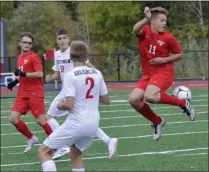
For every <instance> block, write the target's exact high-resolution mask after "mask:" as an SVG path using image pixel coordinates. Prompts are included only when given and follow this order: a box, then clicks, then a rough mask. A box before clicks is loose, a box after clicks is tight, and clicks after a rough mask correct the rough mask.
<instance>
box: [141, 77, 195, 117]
mask: <svg viewBox="0 0 209 172" xmlns="http://www.w3.org/2000/svg"><path fill="white" fill-rule="evenodd" d="M166 77H167V76H165V77H164V75H162V74H161V78H164V80H158V79H157V78H159V76H157V77H155V78H156V79H155V78H153V80H152V82H150V85H149V86H148V87H147V89H146V92H145V100H146V101H147V102H149V103H162V104H168V105H173V106H179V107H180V108H181V109H183V110H184V111H185V112H186V114H187V115H188V117H189V119H190V120H191V121H194V120H195V116H196V115H195V111H194V108H193V107H192V104H191V102H190V101H189V100H183V99H179V98H178V97H174V96H172V95H169V94H167V93H166V92H165V91H166V90H167V89H168V88H169V87H170V86H171V85H172V83H173V80H170V81H169V78H170V77H169V76H168V77H167V78H166Z"/></svg>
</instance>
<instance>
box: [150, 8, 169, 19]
mask: <svg viewBox="0 0 209 172" xmlns="http://www.w3.org/2000/svg"><path fill="white" fill-rule="evenodd" d="M150 12H151V14H152V17H155V16H156V15H158V14H164V15H165V16H168V11H167V10H166V9H165V8H162V7H155V8H151V9H150Z"/></svg>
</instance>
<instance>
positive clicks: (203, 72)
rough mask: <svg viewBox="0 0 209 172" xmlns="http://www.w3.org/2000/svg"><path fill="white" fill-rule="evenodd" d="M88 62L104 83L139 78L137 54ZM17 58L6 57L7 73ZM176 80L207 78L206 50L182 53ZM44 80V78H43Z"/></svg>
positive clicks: (49, 62) (46, 65) (49, 63)
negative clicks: (102, 76)
mask: <svg viewBox="0 0 209 172" xmlns="http://www.w3.org/2000/svg"><path fill="white" fill-rule="evenodd" d="M90 61H91V63H92V64H93V65H95V66H96V67H97V68H98V69H99V70H100V71H101V72H102V73H103V75H104V79H105V80H106V81H135V80H138V79H139V77H140V76H141V74H142V73H141V71H140V56H139V53H138V52H136V53H131V54H120V53H116V54H91V55H90ZM16 63H17V58H16V57H8V58H7V59H5V65H6V64H8V70H9V72H12V71H14V68H15V67H16ZM42 63H43V66H44V76H45V75H46V74H48V73H52V72H53V71H52V69H51V68H52V66H53V60H47V61H45V60H44V58H42ZM175 69H176V70H175V71H176V78H178V79H181V78H183V79H193V78H204V77H205V78H208V50H199V51H184V58H183V60H181V61H179V62H177V63H175ZM44 78H45V77H44Z"/></svg>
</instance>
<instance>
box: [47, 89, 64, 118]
mask: <svg viewBox="0 0 209 172" xmlns="http://www.w3.org/2000/svg"><path fill="white" fill-rule="evenodd" d="M64 99H65V96H64V93H63V92H62V91H61V92H60V93H59V94H58V95H57V96H56V97H55V98H54V100H53V101H52V103H51V105H50V107H49V110H48V112H47V114H48V115H49V116H51V117H61V116H65V115H67V114H68V111H65V110H59V109H57V103H58V102H59V101H61V100H64Z"/></svg>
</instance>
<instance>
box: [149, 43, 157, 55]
mask: <svg viewBox="0 0 209 172" xmlns="http://www.w3.org/2000/svg"><path fill="white" fill-rule="evenodd" d="M155 51H156V46H153V45H149V53H150V54H155Z"/></svg>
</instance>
